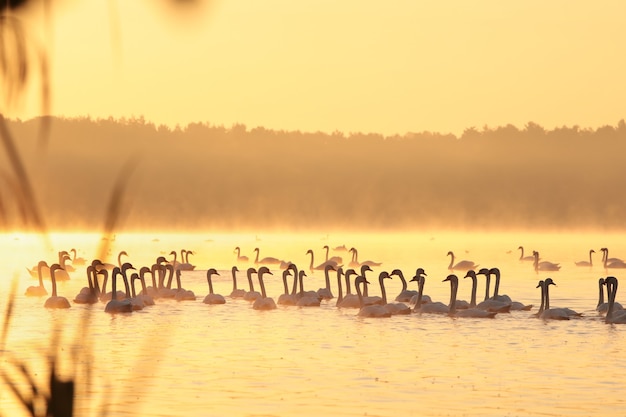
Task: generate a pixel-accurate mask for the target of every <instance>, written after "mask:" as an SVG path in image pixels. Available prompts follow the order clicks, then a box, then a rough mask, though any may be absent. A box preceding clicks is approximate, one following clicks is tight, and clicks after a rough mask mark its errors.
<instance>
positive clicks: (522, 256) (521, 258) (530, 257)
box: [517, 246, 535, 262]
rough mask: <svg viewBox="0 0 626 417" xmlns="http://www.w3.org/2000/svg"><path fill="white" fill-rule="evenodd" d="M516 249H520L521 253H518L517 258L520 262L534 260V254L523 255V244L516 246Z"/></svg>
mask: <svg viewBox="0 0 626 417" xmlns="http://www.w3.org/2000/svg"><path fill="white" fill-rule="evenodd" d="M517 249H519V250H521V251H522V253H520V255H519V260H520V261H522V262H527V261H531V262H532V261H534V260H535V257H534V256H531V255H528V256H524V247H523V246H518V248H517Z"/></svg>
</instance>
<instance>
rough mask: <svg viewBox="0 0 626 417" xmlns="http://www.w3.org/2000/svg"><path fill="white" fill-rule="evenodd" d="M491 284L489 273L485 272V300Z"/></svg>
mask: <svg viewBox="0 0 626 417" xmlns="http://www.w3.org/2000/svg"><path fill="white" fill-rule="evenodd" d="M490 285H491V274H490V273H489V272H487V273H486V274H485V301H487V300H488V299H489V286H490Z"/></svg>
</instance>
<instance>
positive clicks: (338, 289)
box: [336, 272, 343, 305]
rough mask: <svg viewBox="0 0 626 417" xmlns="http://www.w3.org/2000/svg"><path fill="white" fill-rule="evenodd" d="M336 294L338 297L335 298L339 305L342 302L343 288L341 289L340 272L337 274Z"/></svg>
mask: <svg viewBox="0 0 626 417" xmlns="http://www.w3.org/2000/svg"><path fill="white" fill-rule="evenodd" d="M337 292H339V295H338V296H337V303H336V305H339V303H341V302H342V301H343V288H341V272H337Z"/></svg>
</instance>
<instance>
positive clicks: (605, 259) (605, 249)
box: [600, 248, 624, 263]
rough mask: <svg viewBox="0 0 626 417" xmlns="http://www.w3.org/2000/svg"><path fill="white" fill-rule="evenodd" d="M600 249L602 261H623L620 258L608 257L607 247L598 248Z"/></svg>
mask: <svg viewBox="0 0 626 417" xmlns="http://www.w3.org/2000/svg"><path fill="white" fill-rule="evenodd" d="M600 250H601V251H602V262H604V261H607V262H608V263H611V262H616V261H617V262H624V260H623V259H622V258H609V248H600Z"/></svg>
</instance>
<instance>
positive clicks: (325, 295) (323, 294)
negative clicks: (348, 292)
mask: <svg viewBox="0 0 626 417" xmlns="http://www.w3.org/2000/svg"><path fill="white" fill-rule="evenodd" d="M337 268H338V267H335V266H333V265H330V264H329V265H326V266H325V267H324V282H325V283H326V286H325V287H324V288H320V289H318V290H317V295H318V297H319V298H321V299H322V300H331V299H333V298H335V296H334V295H333V292H332V291H331V290H330V277H329V276H328V272H329V271H331V270H333V271H336V270H337Z"/></svg>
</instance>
